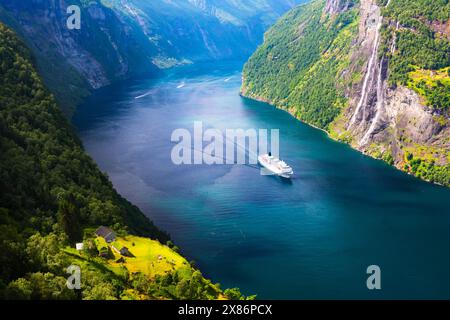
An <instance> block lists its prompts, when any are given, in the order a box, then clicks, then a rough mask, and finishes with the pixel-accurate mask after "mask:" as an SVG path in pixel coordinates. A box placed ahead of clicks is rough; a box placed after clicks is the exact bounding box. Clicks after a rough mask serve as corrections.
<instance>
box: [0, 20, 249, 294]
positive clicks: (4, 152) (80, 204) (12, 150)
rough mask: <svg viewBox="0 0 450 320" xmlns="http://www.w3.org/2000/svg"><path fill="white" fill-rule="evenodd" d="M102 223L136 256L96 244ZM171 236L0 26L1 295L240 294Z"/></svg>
mask: <svg viewBox="0 0 450 320" xmlns="http://www.w3.org/2000/svg"><path fill="white" fill-rule="evenodd" d="M100 225H105V226H110V227H112V228H113V229H114V231H115V232H116V233H117V235H118V240H117V241H118V242H117V243H114V244H115V245H116V246H119V244H126V245H127V246H129V248H130V251H131V252H132V253H134V257H126V258H125V257H120V256H117V255H116V254H114V253H113V252H112V251H113V250H114V248H113V247H112V246H111V245H102V244H98V239H95V237H94V230H95V229H96V228H97V227H98V226H100ZM139 236H140V237H139ZM148 237H150V238H152V239H156V240H150V239H148ZM168 240H169V236H168V235H167V234H165V233H164V232H162V231H160V230H158V229H157V228H156V227H155V226H154V225H153V224H152V223H151V222H150V221H149V220H148V219H147V218H146V217H145V216H144V215H143V213H142V212H141V211H140V210H139V209H138V208H137V207H135V206H133V205H132V204H130V203H129V202H128V201H126V200H125V199H123V198H122V197H121V196H120V195H119V194H118V193H117V192H116V191H115V190H114V188H113V186H112V184H111V182H110V181H109V180H108V178H107V177H106V176H105V174H103V173H102V172H100V170H99V169H98V167H97V165H96V164H95V163H94V162H93V161H92V159H91V158H90V157H89V156H88V155H87V154H86V153H85V152H84V150H83V147H82V145H81V143H80V141H79V140H78V138H77V137H76V135H75V134H74V131H73V129H72V128H71V127H70V125H69V124H68V122H67V120H66V118H65V117H64V116H63V114H62V112H61V111H60V109H59V108H58V107H57V105H56V103H55V100H54V98H53V96H52V95H51V94H50V93H49V92H48V91H47V89H46V88H45V87H44V85H43V84H42V81H41V79H40V77H39V75H38V74H37V72H36V71H35V67H34V64H33V62H32V57H31V54H30V52H29V50H28V49H27V48H26V47H25V46H24V44H23V43H22V42H21V41H20V40H19V39H18V38H17V37H16V35H15V34H14V33H13V32H12V31H11V30H9V29H8V28H6V27H5V26H4V25H2V24H0V264H1V265H2V268H1V270H0V298H2V299H155V298H156V299H217V298H232V299H241V298H243V297H242V296H241V295H240V293H239V290H237V289H231V290H225V291H224V292H222V290H221V289H220V288H219V286H218V285H215V284H212V283H211V282H210V281H208V280H206V279H205V278H203V276H202V275H201V273H200V272H199V271H198V270H197V269H196V268H195V267H193V265H192V264H190V263H188V262H187V261H186V260H185V259H184V258H183V257H182V256H180V255H179V254H178V253H177V251H178V248H177V247H175V246H174V245H173V244H172V243H171V242H170V241H168ZM82 241H84V244H85V248H84V250H83V251H82V252H77V251H76V250H75V249H74V248H75V243H78V242H82ZM159 241H160V242H161V243H166V242H167V246H165V245H161V244H160V242H159ZM114 244H113V245H114ZM104 251H105V252H104ZM149 252H150V253H151V254H149ZM70 265H77V266H80V267H81V274H82V288H81V290H69V289H68V288H67V287H66V279H67V277H68V276H69V275H68V274H67V272H66V269H67V268H68V267H69V266H70Z"/></svg>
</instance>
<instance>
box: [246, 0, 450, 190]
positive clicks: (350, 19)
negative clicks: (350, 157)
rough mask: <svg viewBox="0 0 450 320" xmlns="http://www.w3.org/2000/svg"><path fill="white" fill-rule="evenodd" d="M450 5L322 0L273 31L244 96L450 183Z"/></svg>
mask: <svg viewBox="0 0 450 320" xmlns="http://www.w3.org/2000/svg"><path fill="white" fill-rule="evenodd" d="M449 26H450V4H449V2H448V1H446V0H438V1H422V0H408V1H400V0H390V1H384V0H380V1H375V0H361V1H354V0H327V1H325V0H316V1H313V2H312V3H310V4H308V5H304V6H299V7H297V8H295V9H293V10H292V11H290V12H289V13H288V14H286V15H285V16H284V17H282V18H281V19H280V20H279V21H278V22H277V24H276V25H275V26H274V27H273V28H271V29H270V30H269V31H268V32H267V33H266V36H265V41H264V44H263V45H262V46H260V47H259V48H258V50H257V51H256V52H255V53H254V55H253V56H252V57H251V58H250V59H249V61H248V62H247V64H246V65H245V67H244V71H243V76H244V83H243V86H242V93H243V94H244V95H246V96H248V97H251V98H255V99H259V100H263V101H268V102H270V103H273V104H274V105H276V106H278V107H280V108H284V109H286V110H288V111H289V112H290V113H292V114H293V115H294V116H296V117H297V118H299V119H301V120H303V121H305V122H307V123H309V124H312V125H314V126H317V127H319V128H321V129H324V130H326V131H328V132H329V133H330V135H331V136H332V137H333V138H335V139H338V140H341V141H344V142H347V143H349V144H351V145H352V146H353V147H354V148H356V149H358V150H361V151H363V152H364V153H367V154H369V155H371V156H373V157H376V158H380V159H383V160H385V161H387V162H388V163H390V164H393V165H395V166H396V167H398V168H399V169H402V170H405V171H408V172H410V173H412V174H414V175H416V176H418V177H420V178H423V179H425V180H429V181H433V182H437V183H441V184H444V185H450V166H449V161H450V141H449V140H450V124H449V106H450V102H449V101H450V77H449V66H450V42H449V39H450V28H449Z"/></svg>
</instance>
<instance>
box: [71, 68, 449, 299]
mask: <svg viewBox="0 0 450 320" xmlns="http://www.w3.org/2000/svg"><path fill="white" fill-rule="evenodd" d="M241 67H242V65H241V64H236V63H233V64H227V65H226V64H223V65H201V66H190V67H184V68H180V69H177V70H175V71H171V73H170V74H167V75H166V76H164V77H161V78H159V79H139V80H133V81H127V82H126V83H121V84H118V85H115V86H112V87H109V88H106V89H103V90H100V91H98V92H97V93H96V94H95V95H94V96H93V97H92V98H91V99H89V101H87V102H86V104H85V105H83V106H82V107H81V108H80V111H79V112H78V114H77V115H76V117H75V119H74V121H75V124H76V126H77V128H78V130H79V133H80V136H81V138H82V140H83V142H84V145H85V147H86V149H87V150H88V152H89V153H90V154H91V155H92V157H93V158H94V159H95V160H96V161H97V163H98V164H99V166H100V167H101V169H102V170H103V171H106V172H107V173H108V174H109V176H110V178H111V180H112V181H113V183H114V185H115V187H116V188H117V189H118V191H119V192H120V193H121V194H122V195H123V196H125V197H126V198H128V199H129V200H130V201H132V202H133V203H135V204H136V205H138V206H139V207H140V208H141V209H142V210H143V211H144V212H145V213H146V214H148V215H149V216H150V217H151V219H153V220H154V221H155V223H156V224H157V225H158V226H159V227H161V228H162V229H164V230H167V231H168V232H169V233H170V234H171V235H172V238H173V239H174V241H175V242H176V243H177V244H178V245H179V246H180V247H181V248H182V250H183V252H184V254H185V255H187V256H188V257H189V258H190V259H193V260H195V261H197V264H198V265H199V267H200V268H201V270H202V271H203V273H204V274H205V275H206V276H207V277H210V278H212V279H213V281H214V282H220V283H221V284H222V287H234V286H237V287H240V288H241V290H242V291H243V292H244V293H246V294H254V293H255V294H258V296H259V298H265V299H312V298H331V299H336V298H369V299H379V298H450V212H449V208H450V190H448V189H445V188H442V187H439V186H435V185H431V184H427V183H424V182H422V181H419V180H417V179H415V178H412V177H410V176H408V175H406V174H403V173H401V172H399V171H397V170H395V169H392V168H390V167H389V166H387V165H385V164H383V163H382V162H379V161H375V160H373V159H370V158H367V157H365V156H363V155H361V154H359V153H358V152H356V151H354V150H351V149H350V148H349V147H347V146H345V145H342V144H339V143H336V142H333V141H331V140H330V139H329V138H327V136H326V135H325V134H324V133H322V132H321V131H318V130H316V129H313V128H311V127H308V126H307V125H305V124H302V123H300V122H299V121H297V120H295V119H294V118H292V117H291V116H290V115H289V114H287V113H285V112H283V111H280V110H277V109H275V108H273V107H271V106H269V105H266V104H263V103H258V102H254V101H250V100H247V99H243V98H241V97H240V96H239V95H238V92H239V86H240V84H241V74H240V71H239V70H240V69H241ZM194 121H203V123H204V126H205V127H206V128H208V127H210V128H218V129H223V130H225V128H243V129H249V128H267V129H280V139H281V155H282V158H283V159H285V160H286V161H287V162H288V163H289V164H290V165H291V166H292V167H293V168H294V170H295V172H296V175H295V177H294V178H293V179H292V182H291V183H288V182H286V181H283V180H281V179H279V178H276V177H268V176H261V175H260V174H259V171H258V170H257V169H254V168H251V167H247V166H225V165H216V166H206V165H194V166H175V165H173V164H172V162H171V159H170V154H171V150H172V148H173V146H174V144H173V143H171V141H170V137H171V134H172V131H173V130H174V129H176V128H186V129H189V130H191V131H192V130H193V123H194ZM373 264H375V265H379V266H380V267H381V271H382V290H381V291H377V292H373V291H369V290H368V289H367V287H366V279H367V275H366V268H367V267H368V266H369V265H373Z"/></svg>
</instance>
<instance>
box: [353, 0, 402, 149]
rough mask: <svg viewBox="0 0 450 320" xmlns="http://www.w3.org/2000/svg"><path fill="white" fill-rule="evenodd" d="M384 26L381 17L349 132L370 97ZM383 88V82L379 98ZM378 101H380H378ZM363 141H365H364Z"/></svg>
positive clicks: (387, 4)
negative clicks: (370, 84) (371, 79)
mask: <svg viewBox="0 0 450 320" xmlns="http://www.w3.org/2000/svg"><path fill="white" fill-rule="evenodd" d="M390 3H391V0H388V2H387V3H386V6H385V8H387V7H388V6H389V5H390ZM382 25H383V16H380V20H379V22H378V25H377V30H376V35H375V44H374V47H373V50H372V55H371V57H370V60H369V65H368V67H367V73H366V76H365V78H364V83H363V87H362V91H361V99H360V100H359V102H358V105H357V106H356V109H355V112H354V113H353V116H352V118H351V120H350V124H349V125H348V127H347V130H348V129H350V128H351V127H352V126H353V125H354V124H355V122H356V117H357V116H358V114H359V112H360V110H361V108H362V106H363V105H364V104H366V103H367V98H368V96H369V90H368V84H369V80H370V77H371V76H372V70H373V68H374V66H375V64H376V58H377V56H378V48H379V46H380V31H381V26H382ZM397 29H398V24H397ZM382 63H383V61H382ZM382 63H381V64H380V66H381V67H382ZM381 69H382V68H380V72H381ZM380 75H381V74H380ZM380 78H381V76H378V82H380ZM381 87H382V81H381V84H380V83H379V84H378V85H377V90H378V92H377V97H380V92H379V90H380V88H381ZM381 98H383V95H381ZM378 101H380V99H378ZM378 101H377V112H378ZM372 126H374V124H373V123H372V125H371V127H372ZM369 131H370V130H369ZM366 136H367V133H366V135H365V137H366ZM363 140H365V139H363Z"/></svg>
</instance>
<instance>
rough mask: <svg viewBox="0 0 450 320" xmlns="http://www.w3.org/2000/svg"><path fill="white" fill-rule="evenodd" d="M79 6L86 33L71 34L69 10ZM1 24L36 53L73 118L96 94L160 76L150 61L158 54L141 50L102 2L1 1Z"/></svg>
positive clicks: (147, 48) (126, 27) (133, 35)
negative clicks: (121, 82)
mask: <svg viewBox="0 0 450 320" xmlns="http://www.w3.org/2000/svg"><path fill="white" fill-rule="evenodd" d="M73 4H75V5H79V7H81V29H80V30H76V29H75V30H69V29H68V28H67V19H68V17H69V16H70V14H68V13H67V8H68V6H70V5H73ZM0 18H1V19H0V20H2V21H4V22H5V23H6V24H8V25H10V26H11V27H12V28H14V29H15V30H16V31H17V32H18V33H19V35H20V36H21V37H22V38H24V39H25V41H26V42H27V44H28V45H29V46H30V47H31V48H32V50H33V52H34V53H35V55H36V58H37V63H38V67H39V70H40V72H41V74H42V75H43V77H44V80H45V82H46V84H47V85H48V86H49V87H50V88H51V89H52V92H53V93H54V94H55V95H56V97H57V98H58V100H59V101H60V102H61V105H63V106H64V107H65V110H64V111H65V112H66V113H67V114H70V113H71V111H72V110H73V108H74V107H75V106H76V105H77V104H78V103H79V102H80V98H81V97H82V96H84V95H86V94H88V92H89V90H91V89H98V88H101V87H103V86H105V85H108V84H109V83H111V82H112V81H114V80H117V79H122V78H125V77H127V76H130V75H133V74H137V73H143V72H155V70H156V67H155V66H154V65H153V64H152V63H151V59H150V55H151V53H152V52H154V51H155V50H154V48H152V47H151V45H149V44H147V43H144V44H140V43H139V38H138V37H137V36H136V33H134V32H133V29H132V27H130V26H129V25H127V24H126V23H125V22H124V21H123V20H122V17H120V16H119V15H118V14H117V13H116V12H115V11H113V10H112V9H111V8H108V7H105V6H103V5H102V4H101V3H99V2H92V3H90V4H89V5H87V6H86V5H83V4H82V2H80V1H78V0H77V1H66V0H32V1H27V2H21V1H19V2H18V1H13V0H1V1H0ZM152 49H153V50H152Z"/></svg>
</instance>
